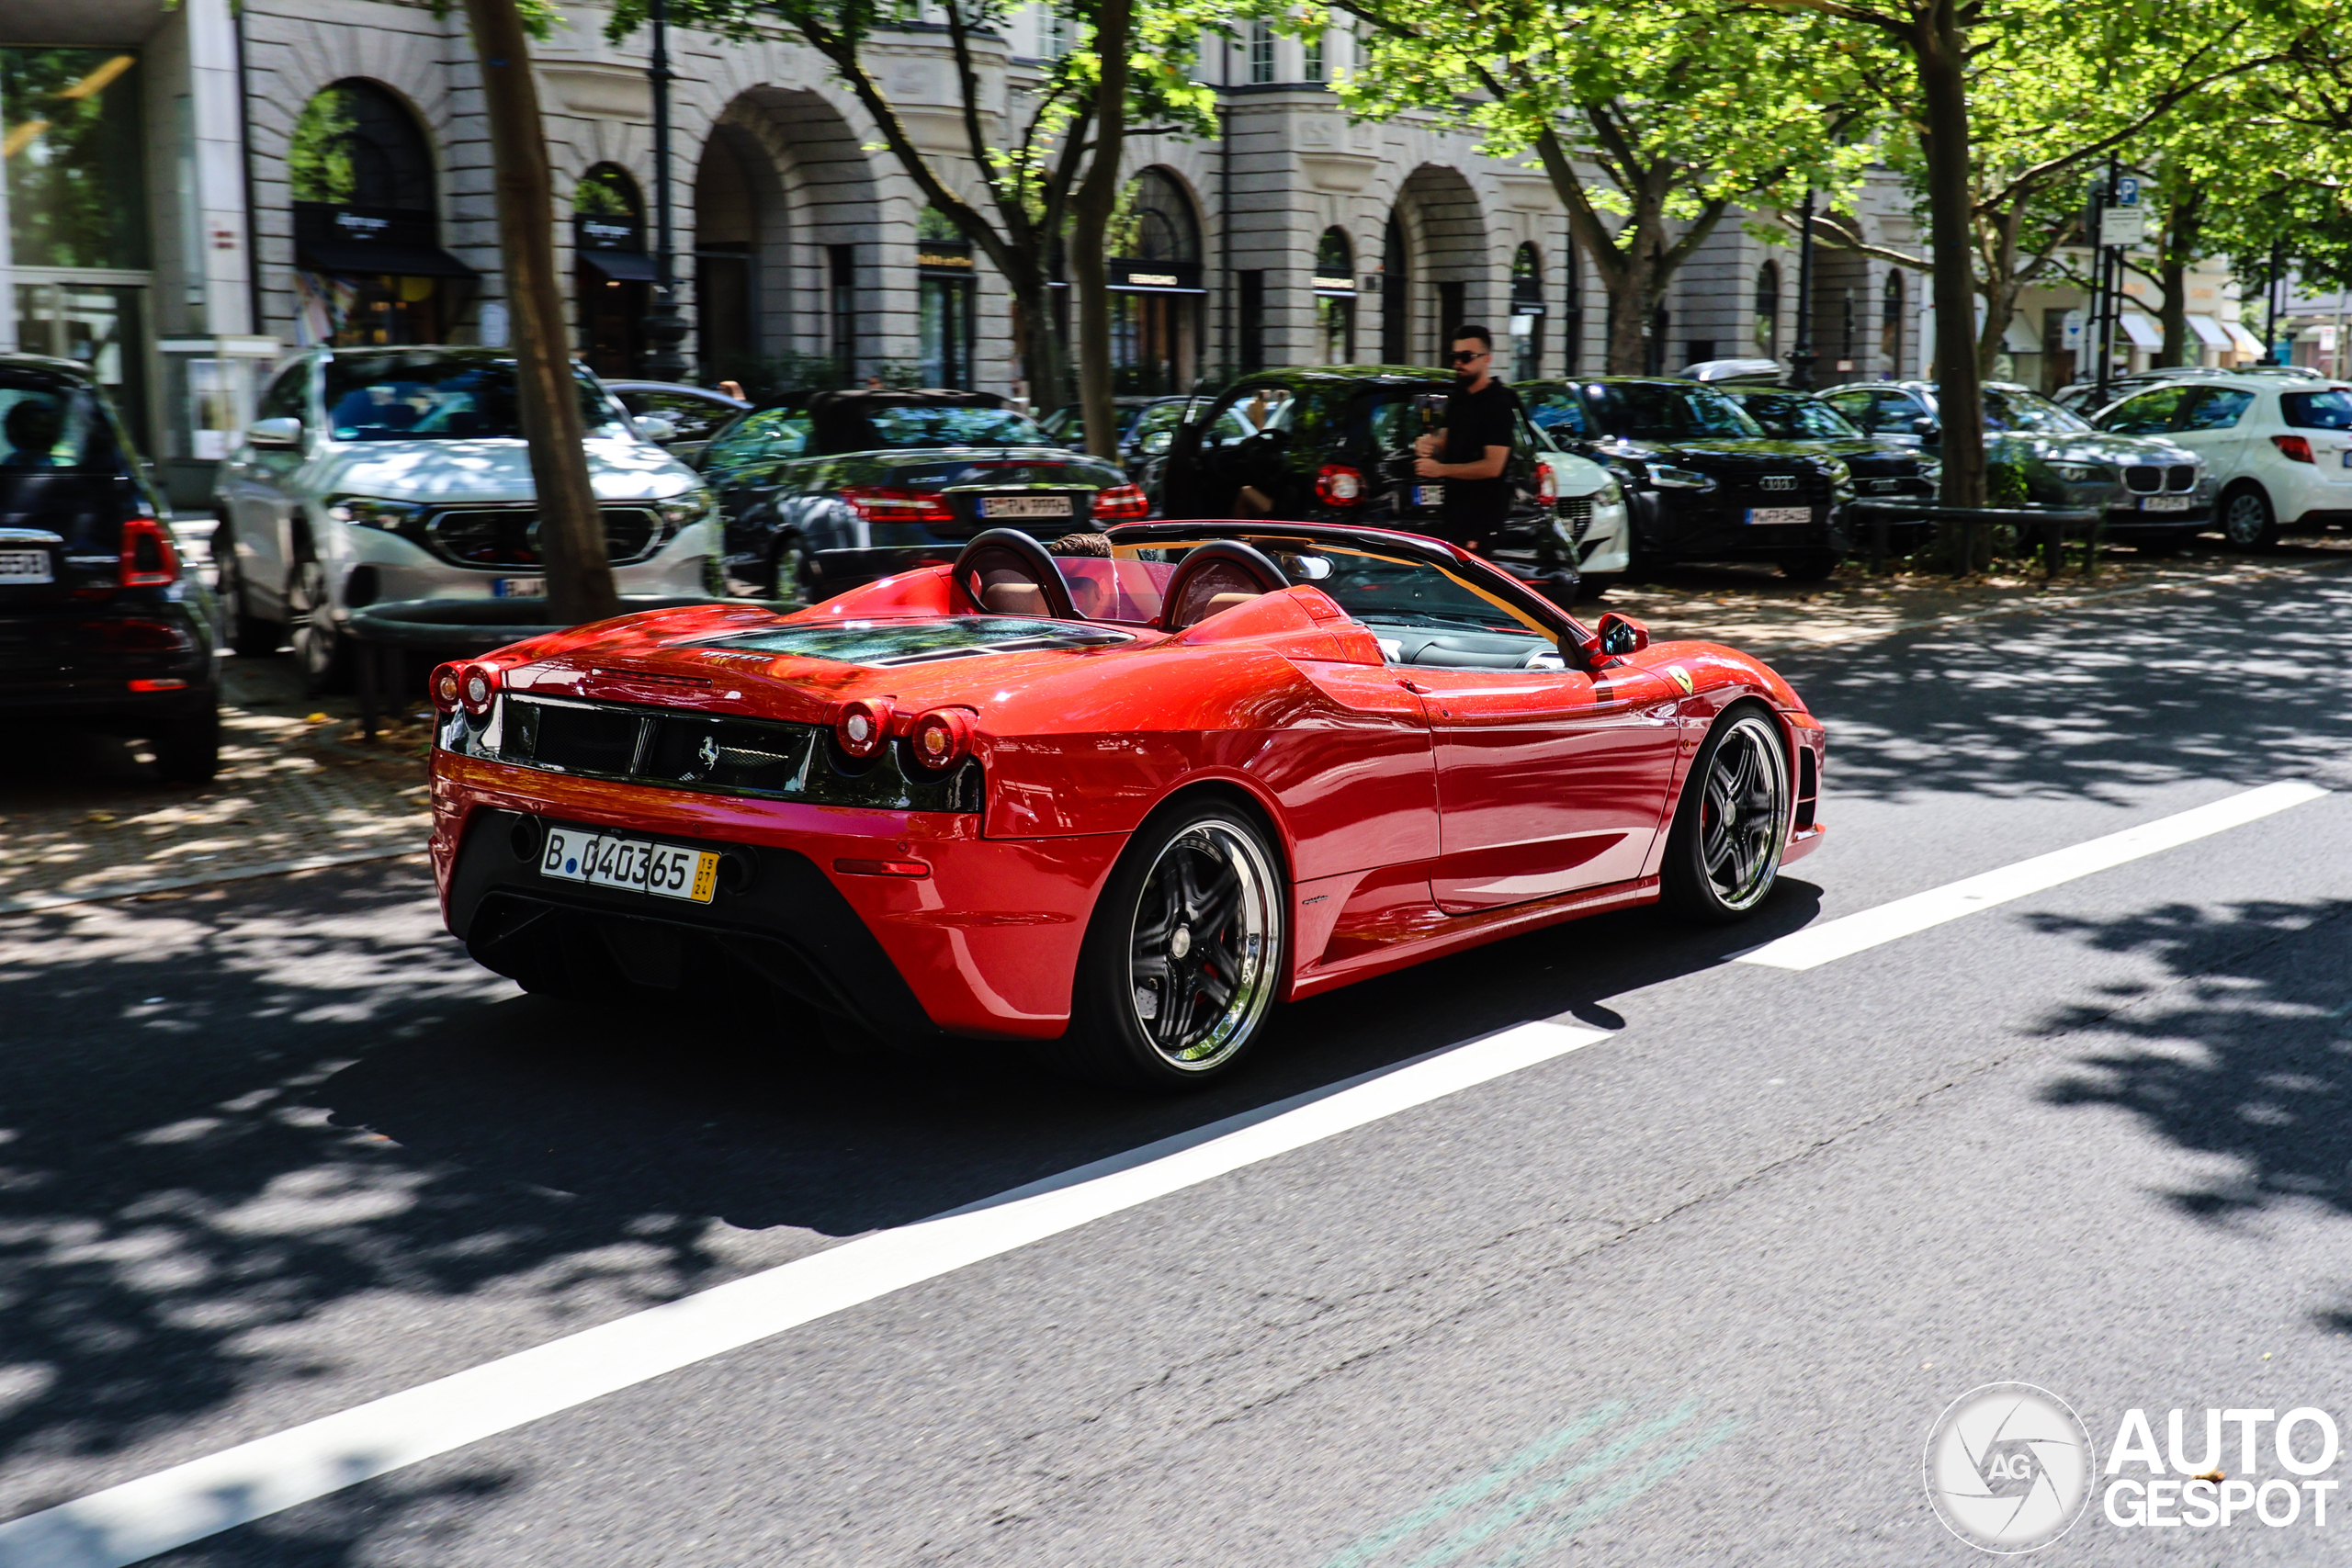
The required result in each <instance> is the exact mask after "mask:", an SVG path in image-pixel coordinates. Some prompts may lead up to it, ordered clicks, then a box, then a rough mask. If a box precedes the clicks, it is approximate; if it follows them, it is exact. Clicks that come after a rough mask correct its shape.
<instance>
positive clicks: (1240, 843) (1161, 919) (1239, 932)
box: [1127, 819, 1279, 1072]
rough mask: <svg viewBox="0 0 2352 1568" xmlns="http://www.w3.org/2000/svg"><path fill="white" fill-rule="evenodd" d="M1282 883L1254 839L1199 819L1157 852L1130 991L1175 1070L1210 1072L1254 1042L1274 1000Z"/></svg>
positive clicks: (1133, 952) (1134, 939) (1137, 929)
mask: <svg viewBox="0 0 2352 1568" xmlns="http://www.w3.org/2000/svg"><path fill="white" fill-rule="evenodd" d="M1278 886H1279V885H1278V883H1277V882H1276V879H1275V876H1274V871H1273V867H1272V865H1270V864H1269V863H1267V860H1266V854H1265V851H1264V850H1263V849H1261V847H1260V846H1259V844H1258V841H1257V840H1256V838H1255V837H1254V836H1253V835H1251V834H1250V833H1249V832H1247V831H1245V830H1243V829H1240V828H1238V827H1237V826H1235V825H1234V824H1231V823H1227V822H1221V821H1217V820H1215V819H1211V820H1209V821H1205V822H1196V823H1194V824H1193V825H1192V826H1191V827H1189V828H1187V829H1184V831H1182V833H1179V834H1178V835H1177V836H1176V837H1175V838H1173V839H1171V840H1169V843H1168V846H1167V847H1166V848H1165V849H1163V850H1161V851H1160V852H1159V859H1158V860H1156V861H1154V862H1153V863H1152V867H1151V872H1150V874H1148V876H1146V877H1145V878H1144V884H1143V892H1142V894H1141V895H1140V896H1139V897H1137V898H1136V915H1135V924H1134V926H1133V928H1132V931H1131V935H1130V938H1129V942H1128V945H1127V953H1128V977H1129V989H1130V991H1131V992H1132V997H1131V1005H1132V1006H1133V1007H1134V1009H1135V1016H1136V1022H1137V1023H1138V1024H1139V1025H1140V1026H1141V1028H1142V1031H1143V1035H1144V1038H1145V1039H1146V1040H1147V1041H1148V1042H1149V1043H1150V1044H1151V1048H1152V1049H1153V1050H1154V1051H1156V1052H1158V1053H1159V1055H1160V1057H1161V1058H1162V1059H1163V1060H1165V1061H1166V1062H1167V1063H1168V1065H1169V1066H1172V1067H1175V1068H1178V1069H1179V1070H1181V1071H1184V1072H1206V1071H1207V1070H1209V1069H1210V1068H1212V1067H1215V1066H1217V1065H1218V1064H1220V1063H1222V1062H1223V1061H1225V1059H1226V1058H1227V1057H1228V1056H1230V1055H1233V1054H1234V1053H1235V1052H1236V1051H1238V1050H1239V1049H1240V1048H1241V1047H1242V1045H1243V1044H1244V1043H1247V1042H1248V1040H1249V1038H1250V1034H1251V1033H1252V1032H1253V1030H1254V1026H1255V1025H1256V1023H1257V1021H1258V1020H1259V1019H1260V1018H1261V1016H1263V1014H1264V1013H1265V1010H1266V1009H1267V1008H1268V1007H1269V1006H1271V1005H1272V1002H1273V999H1274V988H1275V978H1276V977H1275V976H1274V974H1273V960H1274V948H1275V942H1274V921H1275V918H1276V910H1277V908H1278V906H1277V902H1276V899H1277V891H1276V890H1277V887H1278Z"/></svg>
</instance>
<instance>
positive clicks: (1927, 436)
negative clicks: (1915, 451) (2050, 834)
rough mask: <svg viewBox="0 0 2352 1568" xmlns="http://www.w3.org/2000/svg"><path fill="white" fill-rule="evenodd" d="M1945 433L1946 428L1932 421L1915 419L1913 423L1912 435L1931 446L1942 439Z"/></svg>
mask: <svg viewBox="0 0 2352 1568" xmlns="http://www.w3.org/2000/svg"><path fill="white" fill-rule="evenodd" d="M1943 433H1944V427H1943V426H1942V425H1940V424H1938V423H1936V422H1935V421H1934V420H1932V419H1915V420H1913V421H1912V422H1911V434H1914V435H1916V436H1917V437H1918V438H1919V439H1920V440H1921V441H1923V442H1927V443H1928V444H1929V445H1933V444H1934V443H1935V442H1937V441H1938V440H1939V439H1941V438H1942V436H1943Z"/></svg>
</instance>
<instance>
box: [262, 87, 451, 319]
mask: <svg viewBox="0 0 2352 1568" xmlns="http://www.w3.org/2000/svg"><path fill="white" fill-rule="evenodd" d="M286 169H287V177H288V184H289V186H291V188H292V193H293V197H294V260H295V267H296V271H295V275H294V281H295V288H296V290H297V293H298V295H299V297H300V310H299V311H298V316H297V321H296V335H297V336H298V337H299V338H300V339H301V340H302V341H304V342H306V343H331V344H338V345H345V346H356V345H363V344H414V343H442V342H446V341H447V337H448V333H449V332H450V329H451V328H452V327H453V326H454V325H455V324H456V322H457V321H458V317H459V316H460V315H461V314H462V312H463V308H464V306H465V303H466V301H467V299H469V297H470V294H471V286H472V284H473V282H474V279H475V274H474V270H473V269H472V268H471V267H469V266H468V265H465V264H464V263H463V262H461V261H459V260H458V259H457V258H456V257H455V256H452V255H450V254H448V253H447V251H445V250H443V249H442V248H441V244H440V232H439V230H440V223H439V219H438V218H437V216H436V215H435V197H434V179H433V157H432V152H431V148H430V146H429V144H428V143H427V142H426V141H425V139H424V131H423V130H421V129H420V128H419V127H418V125H417V123H416V120H415V118H414V117H413V115H411V114H410V113H409V111H408V109H407V107H406V106H404V105H402V104H401V101H400V100H399V99H398V98H396V97H394V96H392V95H391V94H390V92H389V91H387V90H386V89H385V88H383V87H381V86H379V85H377V84H375V83H373V82H368V81H362V80H358V79H353V80H349V81H344V82H337V83H336V84H334V85H333V86H331V87H328V88H327V89H326V90H325V91H323V92H322V93H320V94H319V95H318V96H315V97H313V98H312V99H311V101H310V102H309V103H308V104H306V105H304V106H303V108H302V113H301V115H300V118H298V119H297V120H296V121H295V126H294V136H293V139H292V141H291V142H290V143H289V144H288V148H287V152H286Z"/></svg>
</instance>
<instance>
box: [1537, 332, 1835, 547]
mask: <svg viewBox="0 0 2352 1568" xmlns="http://www.w3.org/2000/svg"><path fill="white" fill-rule="evenodd" d="M1519 395H1520V398H1521V400H1522V401H1523V402H1524V403H1525V404H1526V405H1527V412H1528V417H1529V418H1531V419H1532V420H1533V421H1534V422H1535V423H1537V424H1539V425H1541V426H1543V427H1544V430H1545V431H1546V432H1547V433H1548V434H1550V435H1551V437H1552V439H1553V440H1554V441H1555V442H1557V443H1558V444H1560V445H1561V446H1566V447H1567V448H1568V449H1569V450H1570V451H1574V452H1582V453H1585V454H1587V455H1589V456H1590V457H1595V458H1598V459H1599V460H1600V461H1601V462H1603V463H1606V464H1608V465H1609V467H1610V468H1613V469H1614V470H1616V472H1617V474H1618V476H1619V479H1621V481H1622V482H1623V484H1624V486H1625V488H1626V490H1627V491H1629V492H1630V498H1631V503H1632V506H1633V524H1634V561H1635V563H1636V566H1637V569H1644V568H1654V567H1657V566H1662V565H1665V564H1667V563H1668V562H1672V561H1679V560H1731V561H1769V562H1770V563H1772V564H1773V565H1776V566H1778V567H1779V568H1780V569H1781V572H1782V574H1783V575H1785V576H1787V577H1789V578H1791V579H1792V580H1794V581H1799V582H1818V581H1821V580H1822V579H1824V578H1826V577H1827V576H1828V575H1829V574H1830V572H1832V571H1833V570H1836V569H1837V565H1838V558H1839V557H1841V556H1843V555H1844V554H1845V553H1846V551H1847V548H1848V547H1849V538H1848V536H1847V532H1846V517H1845V509H1846V503H1847V502H1849V501H1851V500H1852V499H1853V496H1854V488H1853V473H1852V470H1851V469H1850V468H1849V467H1848V465H1847V463H1846V461H1845V459H1844V458H1843V457H1837V456H1834V455H1832V454H1829V453H1826V452H1823V451H1819V450H1817V449H1815V446H1814V445H1813V444H1812V443H1811V442H1809V441H1775V440H1773V439H1771V438H1770V436H1768V435H1767V434H1765V431H1764V427H1763V426H1762V425H1760V424H1758V423H1757V422H1756V421H1755V420H1754V419H1752V418H1750V417H1749V416H1748V413H1747V410H1745V409H1743V408H1741V407H1740V406H1739V404H1738V403H1737V402H1736V401H1734V400H1732V399H1731V397H1729V396H1728V395H1726V394H1725V393H1724V392H1722V391H1720V390H1717V389H1714V388H1713V387H1706V386H1702V385H1699V384H1697V383H1695V382H1691V381H1684V380H1679V379H1669V378H1665V377H1645V376H1599V377H1594V378H1591V379H1589V380H1578V381H1528V382H1522V383H1521V384H1520V387H1519Z"/></svg>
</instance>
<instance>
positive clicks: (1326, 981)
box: [1290, 876, 1658, 1001]
mask: <svg viewBox="0 0 2352 1568" xmlns="http://www.w3.org/2000/svg"><path fill="white" fill-rule="evenodd" d="M1657 900H1658V879H1657V877H1655V876H1645V877H1642V878H1640V879H1639V880H1637V881H1634V882H1619V883H1614V884H1611V886H1607V887H1589V888H1586V889H1583V890H1582V891H1580V892H1576V893H1569V894H1564V895H1562V896H1561V897H1557V898H1547V899H1544V900H1543V901H1542V902H1540V903H1533V904H1512V905H1508V906H1506V907H1505V908H1499V909H1487V910H1482V911H1481V912H1479V913H1477V914H1475V915H1454V916H1450V917H1448V918H1447V919H1446V922H1445V925H1444V927H1443V929H1442V930H1440V931H1435V932H1433V933H1431V934H1430V935H1429V936H1425V937H1419V938H1417V939H1414V940H1411V941H1408V942H1398V943H1397V945H1396V946H1394V947H1390V948H1386V949H1384V950H1382V951H1381V952H1378V953H1362V954H1360V955H1357V956H1355V957H1351V958H1346V959H1342V960H1341V961H1340V962H1339V963H1337V964H1332V965H1330V966H1329V967H1328V968H1319V967H1313V966H1310V968H1309V969H1308V971H1307V972H1306V973H1304V974H1300V975H1296V976H1294V977H1293V978H1292V981H1291V988H1290V999H1292V1000H1294V1001H1296V1000H1299V999H1301V998H1306V997H1313V996H1319V995H1321V994H1322V993H1323V992H1325V991H1335V990H1337V989H1339V988H1340V987H1341V986H1348V985H1352V984H1354V983H1355V982H1356V981H1358V980H1369V979H1371V978H1372V977H1373V976H1375V975H1388V974H1393V973H1395V972H1396V971H1397V970H1399V969H1404V968H1408V967H1409V966H1411V965H1413V964H1424V963H1427V962H1428V961H1429V960H1430V959H1432V958H1442V957H1443V956H1445V955H1446V954H1447V953H1461V952H1464V951H1466V950H1468V949H1470V948H1473V947H1482V946H1484V945H1485V944H1486V943H1487V942H1500V941H1502V940H1503V938H1505V937H1510V936H1517V935H1519V934H1520V933H1521V932H1522V931H1537V930H1540V929H1542V928H1543V927H1544V926H1555V925H1559V924H1561V923H1562V922H1564V921H1567V920H1574V919H1582V918H1583V917H1584V916H1587V915H1599V914H1605V913H1607V912H1608V911H1609V910H1611V909H1628V908H1634V906H1636V905H1640V904H1655V903H1657Z"/></svg>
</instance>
